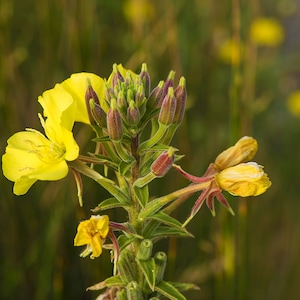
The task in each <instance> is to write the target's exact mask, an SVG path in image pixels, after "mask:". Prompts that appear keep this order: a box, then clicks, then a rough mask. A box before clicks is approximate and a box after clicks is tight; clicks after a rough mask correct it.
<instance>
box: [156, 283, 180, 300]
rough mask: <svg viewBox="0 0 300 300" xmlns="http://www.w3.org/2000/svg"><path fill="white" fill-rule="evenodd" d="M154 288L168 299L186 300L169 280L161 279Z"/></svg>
mask: <svg viewBox="0 0 300 300" xmlns="http://www.w3.org/2000/svg"><path fill="white" fill-rule="evenodd" d="M154 290H155V291H156V292H158V293H160V294H162V295H164V296H165V297H167V298H168V299H170V300H186V298H185V297H184V296H183V295H182V294H181V293H180V292H179V290H178V289H177V288H176V287H175V286H174V285H172V283H170V282H166V281H161V282H160V283H159V284H158V285H156V286H155V287H154Z"/></svg>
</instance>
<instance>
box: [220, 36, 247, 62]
mask: <svg viewBox="0 0 300 300" xmlns="http://www.w3.org/2000/svg"><path fill="white" fill-rule="evenodd" d="M241 51H242V46H241V44H239V43H237V42H236V41H235V40H233V39H227V40H224V41H223V42H222V43H221V44H220V46H219V49H218V55H219V58H220V59H221V60H222V61H223V62H224V63H227V64H232V65H237V64H239V63H240V61H241Z"/></svg>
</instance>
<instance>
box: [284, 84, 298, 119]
mask: <svg viewBox="0 0 300 300" xmlns="http://www.w3.org/2000/svg"><path fill="white" fill-rule="evenodd" d="M287 106H288V109H289V111H290V112H291V114H293V115H294V116H296V117H299V116H300V90H297V91H294V92H293V93H292V94H290V96H289V98H288V102H287Z"/></svg>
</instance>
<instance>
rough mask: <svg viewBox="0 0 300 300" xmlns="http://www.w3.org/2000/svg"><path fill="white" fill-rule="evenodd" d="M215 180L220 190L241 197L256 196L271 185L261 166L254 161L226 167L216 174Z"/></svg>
mask: <svg viewBox="0 0 300 300" xmlns="http://www.w3.org/2000/svg"><path fill="white" fill-rule="evenodd" d="M216 181H217V183H218V185H219V186H220V188H221V189H222V190H225V191H227V192H229V193H230V194H232V195H234V196H241V197H248V196H258V195H260V194H262V193H264V192H265V191H266V190H267V189H268V188H269V187H270V186H271V181H270V180H269V178H268V175H267V174H266V173H264V171H263V167H262V166H260V165H258V164H257V163H255V162H248V163H241V164H238V165H236V166H233V167H230V168H226V169H225V170H223V171H221V172H220V173H218V174H217V175H216Z"/></svg>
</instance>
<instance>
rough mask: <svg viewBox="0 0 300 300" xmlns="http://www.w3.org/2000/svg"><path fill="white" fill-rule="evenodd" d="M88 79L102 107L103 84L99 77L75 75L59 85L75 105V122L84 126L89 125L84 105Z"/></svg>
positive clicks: (90, 74)
mask: <svg viewBox="0 0 300 300" xmlns="http://www.w3.org/2000/svg"><path fill="white" fill-rule="evenodd" d="M88 79H90V81H91V83H92V87H93V89H94V90H95V92H96V94H97V96H98V98H99V100H100V104H101V106H102V105H103V102H104V93H105V90H104V86H105V83H104V80H103V79H102V78H101V77H99V76H97V75H95V74H93V73H85V72H83V73H75V74H72V75H71V77H70V78H68V79H66V80H65V81H63V82H62V83H61V84H60V86H61V87H62V88H63V89H65V90H66V91H67V92H68V93H69V94H70V95H71V96H72V97H73V99H74V101H75V103H76V114H75V121H77V122H83V123H86V124H89V123H90V121H89V117H88V113H87V108H86V103H85V92H86V88H87V80H88Z"/></svg>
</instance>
